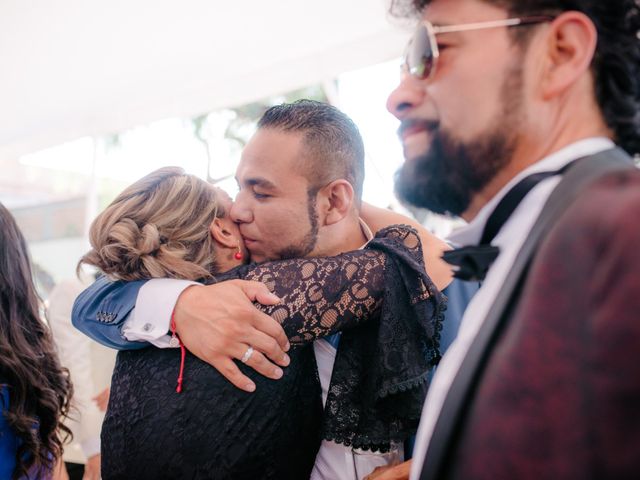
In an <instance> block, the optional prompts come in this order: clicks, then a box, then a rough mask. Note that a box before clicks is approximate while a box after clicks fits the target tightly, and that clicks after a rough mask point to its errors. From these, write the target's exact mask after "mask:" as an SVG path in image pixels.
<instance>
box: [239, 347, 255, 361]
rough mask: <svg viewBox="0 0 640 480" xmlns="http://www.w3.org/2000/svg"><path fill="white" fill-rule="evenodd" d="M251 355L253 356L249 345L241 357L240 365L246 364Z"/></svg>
mask: <svg viewBox="0 0 640 480" xmlns="http://www.w3.org/2000/svg"><path fill="white" fill-rule="evenodd" d="M251 355H253V347H252V346H251V345H249V348H247V351H246V352H244V355H243V356H242V358H241V359H240V361H241V362H242V363H247V362H248V361H249V359H250V358H251Z"/></svg>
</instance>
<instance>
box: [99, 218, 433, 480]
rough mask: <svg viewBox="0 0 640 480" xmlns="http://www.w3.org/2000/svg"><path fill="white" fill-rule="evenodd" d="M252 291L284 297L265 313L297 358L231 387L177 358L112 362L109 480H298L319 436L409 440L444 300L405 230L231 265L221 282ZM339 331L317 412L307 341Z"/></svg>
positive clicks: (155, 354) (368, 441) (105, 472)
mask: <svg viewBox="0 0 640 480" xmlns="http://www.w3.org/2000/svg"><path fill="white" fill-rule="evenodd" d="M230 278H242V279H248V280H257V281H261V282H264V283H266V284H267V286H268V287H269V288H270V289H271V290H272V291H273V292H275V293H276V294H277V295H278V296H280V297H281V298H282V299H283V302H282V304H280V305H276V306H273V307H264V306H260V308H261V309H262V310H264V311H265V312H267V313H268V314H270V315H272V316H273V317H274V318H276V319H277V320H280V321H281V322H282V325H283V327H284V329H285V331H286V333H287V335H288V336H289V339H290V341H291V343H292V348H291V350H290V352H289V355H290V357H291V364H290V366H289V367H287V368H286V369H284V370H285V374H284V377H283V378H281V379H280V380H277V381H273V380H269V379H266V378H264V377H262V376H260V375H258V374H256V373H255V372H254V371H253V370H252V369H250V368H248V367H246V366H245V365H243V364H241V363H240V362H237V363H238V366H239V367H240V369H241V370H242V371H243V372H244V373H245V374H247V375H248V376H249V377H251V378H252V380H253V381H254V382H255V383H256V386H257V389H256V391H255V392H254V393H245V392H243V391H241V390H238V389H236V388H235V387H233V385H231V384H230V383H229V382H228V381H227V380H226V379H225V378H224V377H222V376H221V375H220V374H219V373H218V372H217V371H216V370H215V369H213V368H212V367H210V366H209V365H208V364H206V363H204V362H202V361H200V360H199V359H198V358H196V357H194V356H193V355H190V354H189V353H187V358H186V365H185V372H184V387H183V391H182V393H179V394H178V393H176V391H175V387H176V377H177V373H178V367H179V363H180V352H179V349H156V348H147V349H143V350H131V351H123V352H120V353H119V354H118V361H117V364H116V368H115V371H114V375H113V379H112V385H111V398H110V401H109V409H108V412H107V416H106V418H105V421H104V424H103V428H102V476H103V478H105V479H107V480H108V479H137V480H143V479H154V480H159V479H245V478H246V479H296V480H297V479H305V478H309V475H310V472H311V469H312V467H313V464H314V460H315V456H316V453H317V451H318V448H319V446H320V441H321V439H322V438H326V439H331V440H336V441H338V442H341V443H343V444H346V445H354V446H357V447H364V448H369V449H377V450H384V449H385V448H388V445H389V442H390V441H392V440H403V439H405V438H406V437H407V436H408V435H410V434H412V433H415V430H416V429H417V425H418V422H419V419H420V413H421V409H422V403H423V401H424V397H425V395H426V389H427V386H428V385H427V383H428V382H427V378H428V374H429V371H430V369H431V368H432V367H433V365H435V363H436V362H437V360H438V359H439V354H438V338H439V330H440V328H441V325H440V323H441V319H442V311H443V309H444V299H443V297H442V295H441V294H440V293H439V292H438V291H437V290H436V288H435V286H434V285H433V283H432V282H431V280H430V279H429V277H428V276H427V275H426V274H425V272H424V263H423V256H422V249H421V245H420V241H419V237H418V236H417V234H416V232H415V231H414V230H412V229H411V228H410V227H404V226H394V227H389V228H387V229H384V230H383V231H381V232H379V233H378V235H377V236H376V238H375V239H374V240H372V241H371V242H370V243H369V244H368V245H367V247H366V248H365V249H363V250H359V251H355V252H349V253H345V254H342V255H339V256H336V257H327V258H311V259H293V260H283V261H278V262H269V263H264V264H259V265H258V264H252V265H246V266H242V267H239V268H237V269H234V270H233V271H230V272H228V273H226V274H224V275H221V276H219V277H218V280H226V279H230ZM337 331H343V334H342V338H341V341H340V347H339V349H338V354H337V357H336V362H335V365H334V370H333V375H332V380H331V386H330V390H329V396H328V399H327V405H326V410H325V412H324V414H323V409H322V404H321V394H320V383H319V379H318V373H317V368H316V364H315V357H314V352H313V348H312V344H311V342H313V341H314V340H315V339H318V338H320V337H323V336H326V335H329V334H332V333H335V332H337Z"/></svg>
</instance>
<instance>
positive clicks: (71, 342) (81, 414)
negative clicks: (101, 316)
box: [47, 278, 116, 480]
mask: <svg viewBox="0 0 640 480" xmlns="http://www.w3.org/2000/svg"><path fill="white" fill-rule="evenodd" d="M86 286H87V285H85V284H83V283H82V282H81V281H80V280H78V279H77V278H70V279H65V280H62V281H61V282H59V283H58V284H57V285H56V286H55V287H54V288H53V290H52V291H51V293H50V295H49V307H48V309H47V320H48V321H49V325H50V327H51V332H52V333H53V339H54V341H55V342H56V347H57V349H58V353H59V354H60V361H61V363H62V365H63V366H64V367H65V368H67V369H69V373H70V375H71V380H72V381H73V385H74V395H73V400H72V407H73V408H72V411H71V413H70V414H69V418H68V419H67V420H66V421H65V425H66V426H67V427H69V429H70V430H71V431H72V432H73V438H74V441H73V443H72V444H70V445H69V446H67V447H66V448H65V452H64V457H63V458H64V463H65V467H66V470H67V474H68V477H69V479H70V480H96V479H99V478H100V459H101V458H100V429H101V428H102V421H103V420H104V415H105V412H106V411H107V403H108V401H109V385H110V383H111V374H112V373H113V367H114V365H115V358H116V352H115V351H113V350H111V349H109V348H106V347H103V346H102V345H100V344H99V343H97V342H94V341H92V340H91V339H90V338H89V337H87V336H86V335H83V334H82V333H81V332H80V331H78V330H76V329H75V328H74V327H73V325H72V324H71V309H72V307H73V302H74V300H75V299H76V297H77V296H78V295H79V294H80V292H82V290H84V289H85V288H86Z"/></svg>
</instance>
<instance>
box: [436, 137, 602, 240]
mask: <svg viewBox="0 0 640 480" xmlns="http://www.w3.org/2000/svg"><path fill="white" fill-rule="evenodd" d="M614 147H615V144H614V143H613V142H612V141H611V140H610V139H608V138H605V137H592V138H587V139H584V140H580V141H577V142H575V143H572V144H570V145H567V146H566V147H563V148H562V149H560V150H558V151H556V152H554V153H552V154H551V155H548V156H547V157H544V158H543V159H542V160H540V161H538V162H536V163H534V164H533V165H530V166H529V167H527V168H525V169H524V170H522V171H521V172H520V173H518V174H517V175H516V176H515V177H513V178H512V179H511V180H510V181H509V183H507V184H506V185H505V186H504V187H502V189H501V190H500V191H499V192H498V193H497V194H496V195H495V196H494V197H493V198H492V199H491V200H489V201H488V202H487V204H486V205H485V206H484V207H482V209H481V210H480V211H479V212H478V215H476V217H475V218H474V219H473V220H472V221H471V222H469V223H468V224H467V225H465V226H463V227H461V228H459V229H457V230H456V231H454V232H453V233H452V234H451V235H449V238H448V240H449V241H450V242H451V243H452V244H454V245H475V244H477V243H478V242H479V241H480V237H481V236H482V231H483V230H484V226H485V224H486V223H487V220H488V219H489V216H490V215H491V213H492V212H493V210H494V209H495V208H496V206H497V205H498V203H499V202H500V200H502V197H504V196H505V195H506V194H507V192H509V190H511V188H513V187H514V185H516V184H517V183H518V182H519V181H520V180H522V179H523V178H524V177H526V176H528V175H531V174H532V173H537V172H547V171H553V170H559V169H561V168H562V167H564V166H565V165H566V164H568V163H569V162H572V161H574V160H577V159H578V158H582V157H586V156H588V155H595V154H596V153H599V152H602V151H604V150H608V149H610V148H614Z"/></svg>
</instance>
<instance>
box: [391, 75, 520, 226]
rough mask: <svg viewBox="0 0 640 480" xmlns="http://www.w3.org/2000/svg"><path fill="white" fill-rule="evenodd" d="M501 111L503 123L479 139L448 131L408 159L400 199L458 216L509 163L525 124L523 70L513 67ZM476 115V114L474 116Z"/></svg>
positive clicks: (400, 179)
mask: <svg viewBox="0 0 640 480" xmlns="http://www.w3.org/2000/svg"><path fill="white" fill-rule="evenodd" d="M501 90H502V98H503V103H502V105H503V108H502V109H501V110H502V112H500V115H499V116H498V117H497V118H498V119H499V120H498V121H496V122H495V124H494V127H493V128H491V129H490V130H489V131H488V132H485V133H483V134H481V135H480V136H479V137H478V138H476V139H474V140H471V141H467V142H462V141H460V140H457V139H455V138H454V137H453V136H452V135H451V134H450V133H449V132H447V131H445V130H442V129H439V128H438V129H436V130H435V131H433V132H432V142H431V145H430V148H429V150H428V151H427V152H426V153H425V154H423V155H420V156H419V157H417V158H415V159H412V160H407V161H405V163H404V164H403V166H402V167H401V168H400V170H399V171H398V172H397V174H396V185H395V188H396V194H397V195H398V198H400V200H402V201H404V202H407V203H409V204H411V205H414V206H416V207H422V208H427V209H429V210H431V211H432V212H435V213H440V214H451V215H460V214H462V213H464V212H465V211H466V210H467V209H468V208H469V205H470V204H471V200H472V198H473V196H474V195H475V194H477V193H478V192H480V191H481V190H482V189H483V188H484V187H486V186H487V185H488V184H489V182H491V181H492V180H493V179H494V178H495V177H496V175H497V174H498V173H499V172H500V171H501V170H502V169H503V168H504V167H505V166H506V165H507V164H508V163H509V162H510V160H511V156H512V155H513V151H514V149H515V144H516V137H517V135H516V133H514V129H516V128H517V127H518V125H519V123H520V122H521V121H522V119H521V116H520V113H521V103H520V100H521V98H522V97H521V95H522V68H521V66H520V65H517V66H516V67H515V68H512V69H510V70H509V71H508V72H507V74H506V78H505V81H504V84H503V87H502V89H501ZM470 114H471V115H472V114H473V112H470Z"/></svg>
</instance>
